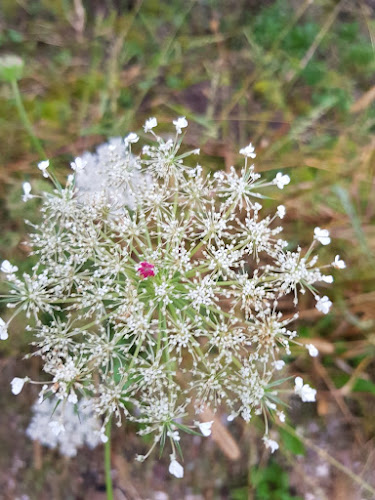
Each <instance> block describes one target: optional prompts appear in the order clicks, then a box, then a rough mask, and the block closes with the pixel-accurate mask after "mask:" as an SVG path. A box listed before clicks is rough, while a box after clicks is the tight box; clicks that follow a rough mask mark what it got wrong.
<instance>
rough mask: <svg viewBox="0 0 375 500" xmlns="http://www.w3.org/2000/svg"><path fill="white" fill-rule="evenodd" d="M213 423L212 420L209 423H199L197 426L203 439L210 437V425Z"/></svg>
mask: <svg viewBox="0 0 375 500" xmlns="http://www.w3.org/2000/svg"><path fill="white" fill-rule="evenodd" d="M213 423H214V421H213V420H211V421H210V422H200V423H199V424H198V427H199V430H200V431H201V433H202V434H203V436H204V437H208V436H211V432H212V431H211V428H212V424H213Z"/></svg>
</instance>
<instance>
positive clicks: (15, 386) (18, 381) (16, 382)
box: [10, 377, 29, 396]
mask: <svg viewBox="0 0 375 500" xmlns="http://www.w3.org/2000/svg"><path fill="white" fill-rule="evenodd" d="M28 380H29V379H28V378H27V377H25V378H19V377H14V379H13V380H12V381H11V383H10V385H11V387H12V393H13V394H14V395H15V396H17V395H18V394H19V393H20V392H21V391H22V389H23V386H24V385H25V383H26V382H27V381H28Z"/></svg>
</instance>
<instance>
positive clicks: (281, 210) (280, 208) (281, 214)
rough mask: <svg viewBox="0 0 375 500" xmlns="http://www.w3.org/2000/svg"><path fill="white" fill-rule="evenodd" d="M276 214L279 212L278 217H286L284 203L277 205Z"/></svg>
mask: <svg viewBox="0 0 375 500" xmlns="http://www.w3.org/2000/svg"><path fill="white" fill-rule="evenodd" d="M276 214H277V216H278V217H280V219H283V218H284V217H285V214H286V209H285V207H284V205H279V206H278V207H277V212H276Z"/></svg>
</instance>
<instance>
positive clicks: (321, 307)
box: [315, 295, 332, 314]
mask: <svg viewBox="0 0 375 500" xmlns="http://www.w3.org/2000/svg"><path fill="white" fill-rule="evenodd" d="M315 299H316V301H317V302H316V304H315V307H316V308H317V309H318V311H320V312H322V313H323V314H328V313H329V310H330V309H331V306H332V302H331V301H330V300H329V298H328V297H327V295H324V297H315Z"/></svg>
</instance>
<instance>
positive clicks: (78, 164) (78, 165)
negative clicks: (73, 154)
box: [70, 156, 86, 172]
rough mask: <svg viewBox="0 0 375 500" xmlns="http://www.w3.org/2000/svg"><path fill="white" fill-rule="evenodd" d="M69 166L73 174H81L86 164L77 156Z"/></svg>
mask: <svg viewBox="0 0 375 500" xmlns="http://www.w3.org/2000/svg"><path fill="white" fill-rule="evenodd" d="M70 166H71V167H72V170H74V171H75V172H82V170H83V169H84V168H85V166H86V162H85V161H83V160H82V158H80V157H79V156H78V157H77V158H76V159H75V160H74V161H72V162H71V164H70Z"/></svg>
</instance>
